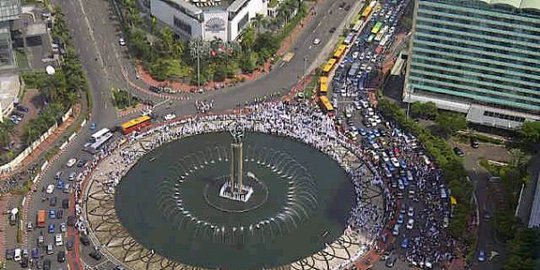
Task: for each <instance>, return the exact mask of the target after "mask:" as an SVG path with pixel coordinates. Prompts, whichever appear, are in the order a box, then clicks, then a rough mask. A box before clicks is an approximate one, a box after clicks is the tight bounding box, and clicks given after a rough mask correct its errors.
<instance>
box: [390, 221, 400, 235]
mask: <svg viewBox="0 0 540 270" xmlns="http://www.w3.org/2000/svg"><path fill="white" fill-rule="evenodd" d="M399 227H401V226H400V225H399V224H395V225H394V229H393V230H392V235H393V236H398V235H399Z"/></svg>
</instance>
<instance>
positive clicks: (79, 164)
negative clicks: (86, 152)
mask: <svg viewBox="0 0 540 270" xmlns="http://www.w3.org/2000/svg"><path fill="white" fill-rule="evenodd" d="M86 162H88V161H87V160H85V159H81V160H79V162H77V167H79V168H81V167H83V166H84V165H86Z"/></svg>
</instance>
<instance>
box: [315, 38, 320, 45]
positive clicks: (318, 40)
mask: <svg viewBox="0 0 540 270" xmlns="http://www.w3.org/2000/svg"><path fill="white" fill-rule="evenodd" d="M320 43H321V40H320V39H318V38H316V39H314V40H313V45H319V44H320Z"/></svg>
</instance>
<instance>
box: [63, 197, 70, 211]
mask: <svg viewBox="0 0 540 270" xmlns="http://www.w3.org/2000/svg"><path fill="white" fill-rule="evenodd" d="M62 208H64V209H68V208H69V199H63V200H62Z"/></svg>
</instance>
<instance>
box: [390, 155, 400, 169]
mask: <svg viewBox="0 0 540 270" xmlns="http://www.w3.org/2000/svg"><path fill="white" fill-rule="evenodd" d="M390 162H392V165H394V167H396V168H399V161H398V160H397V158H395V157H392V158H390Z"/></svg>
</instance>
